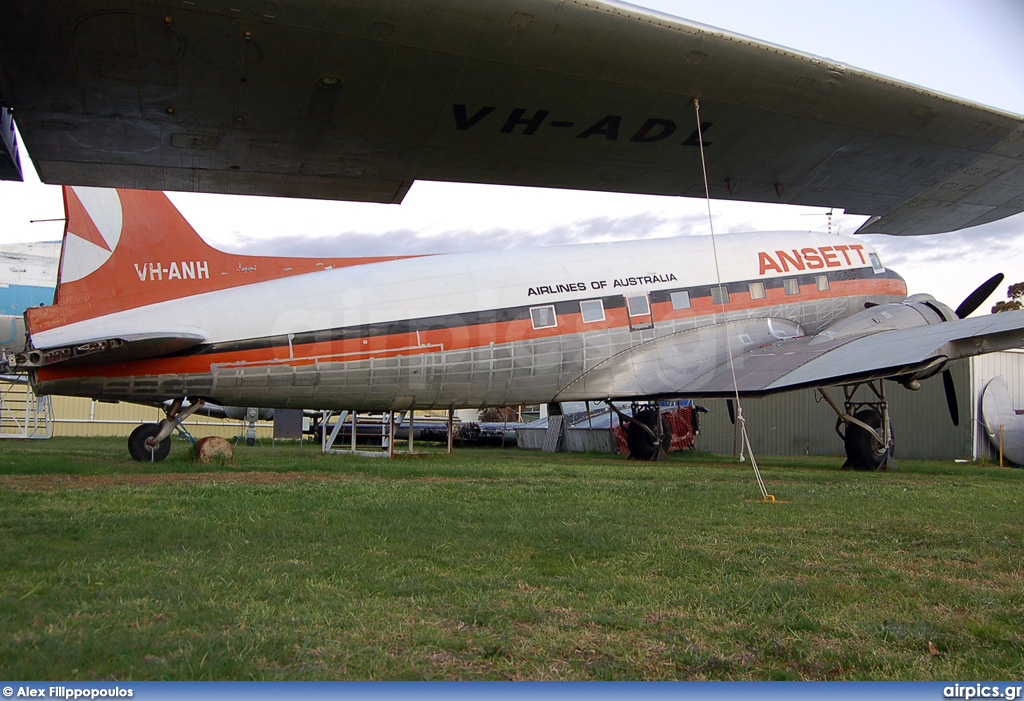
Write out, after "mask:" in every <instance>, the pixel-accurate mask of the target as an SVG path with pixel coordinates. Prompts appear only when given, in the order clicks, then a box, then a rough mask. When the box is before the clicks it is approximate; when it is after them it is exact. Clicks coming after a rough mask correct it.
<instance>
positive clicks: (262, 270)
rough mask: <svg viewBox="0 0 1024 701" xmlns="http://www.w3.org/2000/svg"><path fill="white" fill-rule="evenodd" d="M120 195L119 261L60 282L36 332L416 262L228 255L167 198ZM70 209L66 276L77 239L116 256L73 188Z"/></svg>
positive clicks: (35, 321) (38, 313)
mask: <svg viewBox="0 0 1024 701" xmlns="http://www.w3.org/2000/svg"><path fill="white" fill-rule="evenodd" d="M79 192H81V193H82V195H83V197H87V196H88V194H89V193H88V190H84V189H81V188H79ZM117 195H118V199H119V200H120V206H121V216H122V221H123V224H122V228H121V238H120V240H119V241H118V243H117V246H116V247H115V249H114V251H113V253H112V254H111V255H110V257H109V259H107V260H106V261H104V262H103V263H102V265H100V266H99V267H98V268H97V269H96V270H95V271H94V272H92V273H90V274H88V275H85V276H84V277H82V278H81V279H78V280H68V281H58V283H57V300H58V302H57V304H55V305H53V306H50V307H38V308H35V309H30V310H29V311H28V314H29V317H28V323H29V327H30V329H31V330H32V331H33V332H37V331H43V330H46V329H51V328H54V327H57V326H62V325H64V324H70V323H73V322H76V321H82V320H85V319H91V318H95V317H98V316H103V315H105V314H111V313H113V312H117V311H122V310H126V309H135V308H137V307H142V306H146V305H149V304H156V303H158V302H163V301H166V300H170V299H177V298H180V297H188V296H191V295H197V294H201V293H204V292H213V291H216V290H223V289H228V288H231V287H238V286H240V285H248V284H251V283H254V282H261V281H264V280H273V279H276V278H281V277H288V276H291V275H299V274H303V273H310V272H315V271H318V270H324V269H327V268H331V267H335V268H339V267H347V266H352V265H365V264H368V263H376V262H380V261H385V260H396V259H398V258H402V257H408V256H378V257H369V258H274V257H269V256H246V255H234V254H230V253H224V252H223V251H218V250H217V249H215V248H213V247H211V246H209V245H208V244H207V243H206V242H205V241H203V239H202V238H200V236H199V234H197V233H196V231H195V229H193V228H192V226H191V225H190V224H189V223H188V222H187V221H186V220H185V218H184V217H182V216H181V213H180V212H178V210H177V209H176V208H175V207H174V205H173V204H171V202H170V200H168V199H167V197H166V196H165V195H164V194H163V193H162V192H151V191H145V190H117ZM106 199H107V200H109V201H111V202H113V201H114V199H113V198H109V197H107V198H106ZM64 201H65V210H66V213H67V217H68V221H67V226H66V228H65V231H64V250H63V251H62V253H61V259H62V263H61V265H62V269H64V267H63V266H64V260H63V259H64V257H65V256H66V255H68V253H69V247H68V236H69V235H71V236H78V237H79V238H84V239H86V240H88V241H91V242H92V243H96V244H98V245H102V246H103V247H104V248H108V249H109V247H108V246H107V245H106V243H101V242H103V237H102V235H101V234H100V233H99V230H98V227H97V226H96V224H95V223H94V222H93V221H92V219H91V218H90V216H89V213H88V211H87V210H86V208H85V206H83V204H82V203H81V202H80V201H79V197H78V196H77V195H76V193H75V190H74V189H72V188H67V187H65V197H64ZM83 232H84V233H83ZM197 313H198V312H197Z"/></svg>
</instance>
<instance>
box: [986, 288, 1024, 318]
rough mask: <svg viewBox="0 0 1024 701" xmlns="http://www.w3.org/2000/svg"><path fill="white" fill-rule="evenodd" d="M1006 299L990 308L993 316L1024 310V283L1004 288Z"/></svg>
mask: <svg viewBox="0 0 1024 701" xmlns="http://www.w3.org/2000/svg"><path fill="white" fill-rule="evenodd" d="M1006 297H1007V299H1006V300H1005V301H1002V302H996V303H995V306H993V307H992V313H993V314H998V313H999V312H1012V311H1014V310H1017V309H1022V308H1024V282H1018V283H1015V284H1013V285H1010V286H1009V287H1008V288H1006Z"/></svg>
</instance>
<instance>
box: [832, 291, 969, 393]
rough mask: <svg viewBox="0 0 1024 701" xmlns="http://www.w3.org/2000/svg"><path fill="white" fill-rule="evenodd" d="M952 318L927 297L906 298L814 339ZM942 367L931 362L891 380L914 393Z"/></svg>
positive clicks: (942, 363) (953, 315)
mask: <svg viewBox="0 0 1024 701" xmlns="http://www.w3.org/2000/svg"><path fill="white" fill-rule="evenodd" d="M956 318H957V316H956V312H954V311H953V310H952V309H950V308H949V307H948V306H946V305H945V304H943V303H942V302H940V301H938V300H937V299H935V298H934V297H932V296H931V295H926V294H917V295H911V296H910V297H907V298H906V299H905V300H903V301H902V302H896V303H893V304H879V305H877V306H873V307H869V308H868V309H865V310H864V311H862V312H857V313H856V314H853V315H852V316H848V317H846V318H845V319H843V320H842V321H837V322H836V323H834V324H832V325H831V326H829V327H828V328H827V329H825V330H824V331H822V332H821V333H819V334H818V335H817V336H816V337H815V338H821V339H822V340H834V339H841V338H845V337H847V336H854V335H862V334H869V333H877V332H879V331H889V330H891V329H906V328H911V327H914V326H927V325H928V324H941V323H943V322H944V321H951V320H953V319H956ZM945 366H946V358H935V359H934V361H933V362H932V363H930V364H929V365H928V366H927V367H925V368H923V369H920V370H918V371H917V372H914V373H911V374H907V375H901V376H899V377H894V378H892V379H893V380H894V381H896V382H899V383H900V384H902V385H903V386H904V387H906V388H907V389H911V390H917V389H920V388H921V382H920V381H921V380H924V379H927V378H929V377H932V376H933V375H936V374H937V373H938V372H940V371H941V370H942V369H943V368H944V367H945Z"/></svg>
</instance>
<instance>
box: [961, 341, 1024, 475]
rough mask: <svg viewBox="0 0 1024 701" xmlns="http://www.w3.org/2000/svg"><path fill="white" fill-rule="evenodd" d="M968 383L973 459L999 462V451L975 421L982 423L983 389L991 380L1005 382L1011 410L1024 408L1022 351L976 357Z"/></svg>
mask: <svg viewBox="0 0 1024 701" xmlns="http://www.w3.org/2000/svg"><path fill="white" fill-rule="evenodd" d="M970 365H971V383H972V386H973V388H974V416H975V427H976V430H975V431H974V456H975V458H976V459H987V460H990V461H993V462H998V460H999V450H998V448H996V447H995V446H993V445H992V443H991V442H990V441H989V439H988V436H986V435H985V428H984V426H981V425H980V424H979V423H978V422H979V421H980V420H981V419H980V416H981V410H980V406H981V395H982V392H984V391H985V386H986V385H987V384H988V383H989V381H990V380H992V379H993V378H995V377H997V376H999V375H1002V376H1003V378H1004V379H1005V380H1006V388H1007V389H1008V390H1009V391H1010V401H1011V402H1012V404H1013V406H1014V408H1016V409H1024V350H1013V351H1006V352H1004V353H989V354H988V355H979V356H978V357H977V358H973V359H972V360H971V363H970Z"/></svg>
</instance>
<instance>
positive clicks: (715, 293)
mask: <svg viewBox="0 0 1024 701" xmlns="http://www.w3.org/2000/svg"><path fill="white" fill-rule="evenodd" d="M711 302H712V304H728V303H729V290H727V289H726V288H725V285H717V286H715V287H712V288H711Z"/></svg>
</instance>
